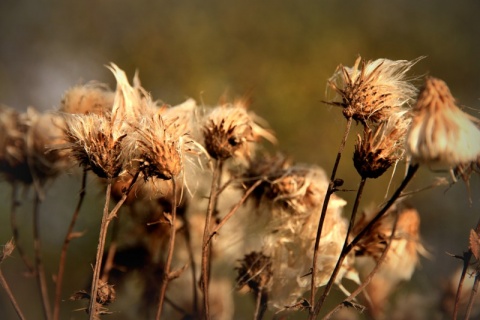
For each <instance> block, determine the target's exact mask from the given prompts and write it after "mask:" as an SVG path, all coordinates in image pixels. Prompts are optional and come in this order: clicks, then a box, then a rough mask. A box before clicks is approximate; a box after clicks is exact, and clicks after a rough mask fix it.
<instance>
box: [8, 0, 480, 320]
mask: <svg viewBox="0 0 480 320" xmlns="http://www.w3.org/2000/svg"><path fill="white" fill-rule="evenodd" d="M479 12H480V2H478V1H465V2H462V4H461V5H460V4H459V3H458V2H453V1H448V0H441V1H435V2H431V1H413V0H409V1H405V0H403V1H402V0H394V1H291V0H290V1H289V0H282V1H252V0H246V1H220V0H206V1H191V0H190V1H173V0H170V1H151V0H150V1H149V0H141V1H127V0H116V1H113V0H100V1H91V0H86V1H60V0H52V1H45V0H39V1H32V0H26V1H15V0H2V1H1V2H0V103H2V104H6V105H8V106H11V107H15V108H18V109H19V110H24V109H25V108H26V107H27V106H30V105H33V106H36V107H38V108H40V109H51V108H55V107H57V106H58V105H59V102H60V100H61V97H62V94H63V92H64V91H65V90H66V89H68V88H69V87H70V86H73V85H75V84H77V83H82V82H87V81H89V80H99V81H101V82H106V83H109V84H110V85H111V86H112V87H113V86H114V85H115V83H114V79H113V76H112V75H111V74H110V72H109V71H108V70H107V69H106V68H105V67H104V66H105V65H106V64H108V63H109V62H114V63H116V64H117V65H118V66H119V67H120V68H122V69H124V70H125V71H126V72H127V74H128V75H129V76H133V74H134V72H135V70H139V72H140V78H141V80H142V84H143V86H144V87H145V88H146V89H147V90H149V91H151V93H152V95H153V97H154V98H156V99H160V100H162V101H164V102H166V103H168V104H172V105H173V104H177V103H180V102H182V101H183V100H184V99H185V98H187V97H193V98H195V99H196V100H197V101H198V102H199V103H200V104H207V105H212V104H215V103H217V101H219V100H220V99H221V98H222V97H223V96H227V97H229V98H232V99H233V98H236V97H249V98H251V99H252V104H251V106H250V108H251V109H252V110H253V111H255V112H256V113H257V114H258V115H260V116H261V117H263V118H265V119H266V120H267V121H268V122H269V124H270V126H271V127H272V129H273V130H274V131H275V132H276V134H277V137H278V140H279V144H278V146H275V147H273V148H275V149H279V150H281V151H283V152H285V153H287V154H288V155H291V156H292V158H293V159H294V160H295V161H300V162H309V163H316V164H318V165H320V166H322V167H324V168H325V169H326V170H327V171H328V170H329V169H330V168H331V166H332V165H333V161H334V158H335V155H336V152H337V148H338V143H339V142H340V139H341V134H342V132H343V125H344V119H343V117H342V115H341V113H340V111H339V110H337V109H335V108H334V107H330V106H327V105H326V104H324V103H323V102H322V101H323V100H326V99H329V98H331V95H330V96H329V95H328V94H327V95H326V87H327V86H326V83H327V79H328V78H329V77H330V76H331V75H332V74H333V72H334V71H335V68H336V67H337V65H339V64H344V65H347V66H349V65H352V64H353V62H354V61H355V59H356V57H357V56H358V55H361V56H362V57H364V58H366V59H377V58H389V59H408V60H411V59H414V58H417V57H419V56H426V58H425V59H423V60H421V61H420V62H419V63H418V64H417V65H416V66H415V67H414V68H413V70H412V73H411V74H412V76H417V77H419V80H418V81H417V84H419V85H420V84H421V77H422V76H423V75H425V74H431V75H433V76H436V77H439V78H442V79H443V80H445V81H446V82H447V83H448V84H449V86H450V88H451V90H452V93H453V94H454V96H455V97H456V98H457V99H458V101H459V103H460V105H463V106H468V107H469V108H466V111H467V112H470V113H472V114H474V115H476V116H478V113H479V105H480V102H479V101H478V99H479V97H480V94H479V88H480V76H479V75H480V63H479V60H478V58H479V57H480V26H479V24H478V13H479ZM352 146H353V138H351V139H350V142H349V144H348V145H347V149H346V153H345V156H344V161H343V162H342V165H341V167H340V176H341V177H342V178H344V179H345V181H346V184H345V187H346V188H348V189H355V187H356V185H357V183H358V181H359V180H360V179H359V178H358V177H357V175H356V173H355V172H354V170H353V169H352V168H353V166H352V163H351V150H352ZM399 170H400V171H401V170H403V167H401V168H399ZM427 171H428V170H426V169H424V170H423V171H422V172H421V174H420V177H419V179H417V180H416V181H417V182H416V183H415V184H414V186H412V188H414V187H422V186H425V185H426V184H428V183H430V182H431V181H432V180H433V178H434V175H433V174H432V173H429V172H427ZM78 180H79V179H77V180H75V179H73V178H70V180H69V179H68V178H65V179H63V180H62V183H59V182H57V183H55V185H54V187H53V188H52V189H51V190H50V191H49V197H50V198H53V200H50V201H49V204H45V207H46V208H47V210H46V211H51V212H52V214H51V216H49V215H48V213H47V212H46V213H45V215H46V216H48V217H46V218H45V219H46V222H45V225H46V227H45V228H48V229H49V230H52V232H51V235H49V236H50V237H51V239H50V238H47V240H46V245H45V246H46V251H47V253H46V256H48V257H51V258H55V257H56V253H55V252H56V250H59V246H60V244H59V243H60V241H61V239H62V238H63V232H64V230H65V229H66V224H67V223H68V222H67V220H68V219H65V221H61V222H58V220H57V219H64V216H63V214H65V215H66V216H67V217H69V215H70V211H71V210H72V209H73V208H71V207H70V206H68V205H66V204H65V201H63V199H64V197H63V196H60V195H61V194H62V192H67V194H69V196H70V198H73V199H74V198H75V195H76V194H77V192H78V191H77V189H78V183H79V182H78ZM397 181H398V178H397V179H395V180H394V182H393V184H394V185H395V183H396V182H397ZM387 182H388V178H387V177H383V178H382V179H380V181H372V182H371V185H370V187H369V185H367V189H368V192H367V193H366V195H365V199H364V203H365V204H368V203H369V202H371V201H375V202H377V203H378V202H381V201H382V200H383V196H384V193H385V186H386V183H387ZM65 189H66V190H67V191H64V190H65ZM9 190H10V189H9V187H8V186H6V185H1V191H2V199H1V200H2V202H1V203H2V204H3V205H2V207H1V208H0V211H1V215H0V242H1V243H4V242H6V241H7V240H8V239H9V238H10V235H11V233H10V229H9V223H8V219H9V218H8V214H7V212H8V203H9V196H8V193H9V192H10V191H9ZM478 191H479V190H478V177H474V179H473V181H472V194H473V205H472V206H469V205H468V201H467V196H466V192H465V187H464V186H463V185H455V186H454V187H452V188H451V189H449V190H448V191H447V190H446V188H443V189H442V188H441V189H438V190H434V191H427V192H425V193H424V194H422V195H421V196H418V197H414V198H413V199H412V201H413V202H414V203H415V204H416V205H417V207H418V208H419V211H420V213H421V214H422V218H423V226H422V233H423V237H424V239H425V240H426V242H427V247H429V248H430V249H431V250H432V251H433V252H434V256H435V259H436V260H434V261H429V260H425V261H424V262H422V264H423V265H424V270H423V271H422V270H421V271H420V273H421V274H423V276H418V277H417V278H418V279H417V278H415V279H417V282H418V284H419V285H418V286H419V287H420V290H423V292H429V290H430V291H432V290H435V289H434V288H435V284H437V285H438V283H439V282H441V281H442V279H443V278H444V277H445V275H446V274H448V272H451V270H452V269H453V268H454V267H456V266H457V265H459V262H457V261H453V259H451V258H448V257H447V256H445V255H444V254H443V253H444V252H445V251H451V252H455V253H460V252H461V251H462V250H464V249H465V248H466V244H467V236H468V230H469V229H470V228H471V227H473V226H474V225H475V223H476V219H477V217H476V216H475V214H477V213H478V211H479V210H478V209H479V198H478V193H479V192H478ZM444 195H447V196H448V197H444ZM342 196H343V197H345V198H347V199H348V200H349V201H351V197H352V196H351V195H350V194H349V193H346V194H342ZM95 197H96V198H95ZM93 198H94V199H93V200H92V201H93V203H94V204H95V201H100V202H101V196H93ZM72 201H73V200H72ZM92 201H91V202H90V203H92ZM70 203H71V202H70ZM67 204H68V202H67ZM94 204H92V208H93V207H94ZM96 204H98V203H96ZM22 210H23V209H22ZM93 210H94V209H91V210H85V211H93ZM27 211H28V209H25V212H27ZM347 211H348V210H347ZM54 212H62V216H55V217H53V215H54ZM55 214H57V213H55ZM27 218H28V217H27ZM27 218H25V224H24V226H25V229H28V228H30V224H31V223H30V222H27V221H28V219H27ZM47 218H48V219H47ZM96 218H99V217H95V216H93V215H90V216H89V217H85V218H83V219H85V220H82V221H81V222H80V226H79V229H82V226H83V227H84V228H89V227H88V226H89V225H91V224H92V223H97V222H98V221H97V220H96ZM98 220H99V219H98ZM89 223H90V224H89ZM28 230H29V229H28ZM53 230H55V232H53ZM93 230H96V228H93ZM57 231H58V232H57ZM26 233H27V234H29V233H28V232H26ZM94 234H95V232H93V231H92V232H90V235H91V236H92V237H91V239H90V238H89V239H90V241H91V242H93V241H94ZM27 241H28V236H26V238H25V242H26V243H28V242H27ZM87 242H88V241H87ZM49 245H50V246H49ZM87 245H88V243H87V244H85V243H84V247H80V246H81V245H80V244H73V245H72V248H71V252H75V250H78V252H83V253H82V254H85V255H93V250H94V247H92V246H90V247H88V246H87ZM75 246H78V247H76V248H75ZM88 248H90V249H88ZM73 257H74V255H73V254H72V255H70V258H71V259H75V258H76V257H75V258H73ZM15 259H17V260H18V258H15ZM47 260H48V259H47ZM79 261H80V260H79ZM83 261H84V260H83ZM17 262H18V261H17ZM54 265H55V262H52V269H51V270H54V269H55V268H54V267H53V266H54ZM79 265H80V264H79ZM81 268H83V272H86V271H85V270H84V269H85V268H87V269H88V266H85V265H84V266H82V267H81ZM14 271H15V270H10V271H9V272H7V274H8V276H12V277H13V276H14V275H13V273H14ZM430 271H431V272H430ZM81 273H82V272H79V273H78V274H81ZM442 277H443V278H442ZM23 282H24V281H23V280H22V279H21V278H18V277H17V278H15V289H16V290H17V292H21V291H23V290H22V288H24V286H25V285H24V284H23ZM69 289H71V291H72V290H75V289H76V288H68V289H66V291H68V290H69ZM0 297H1V300H0V310H5V309H6V308H9V306H8V302H6V298H5V296H4V295H3V293H0ZM23 302H25V301H23ZM34 303H37V302H34ZM37 307H38V306H37ZM34 309H35V308H34ZM3 312H4V311H0V315H1V314H2V313H3ZM2 318H3V317H2Z"/></svg>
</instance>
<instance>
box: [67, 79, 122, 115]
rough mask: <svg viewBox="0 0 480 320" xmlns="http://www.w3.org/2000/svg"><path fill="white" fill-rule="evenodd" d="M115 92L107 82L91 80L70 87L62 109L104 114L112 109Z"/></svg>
mask: <svg viewBox="0 0 480 320" xmlns="http://www.w3.org/2000/svg"><path fill="white" fill-rule="evenodd" d="M114 97H115V93H114V92H113V91H111V90H110V89H109V88H108V86H107V85H106V84H103V83H98V82H90V83H87V84H85V85H79V86H75V87H72V88H70V89H68V90H67V91H66V92H65V94H64V96H63V99H62V103H61V106H60V111H62V112H65V113H80V114H87V113H96V114H104V113H110V112H111V111H112V106H113V99H114Z"/></svg>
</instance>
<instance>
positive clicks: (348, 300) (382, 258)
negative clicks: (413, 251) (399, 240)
mask: <svg viewBox="0 0 480 320" xmlns="http://www.w3.org/2000/svg"><path fill="white" fill-rule="evenodd" d="M397 222H398V215H397V216H396V217H395V221H394V222H393V226H392V234H391V235H390V237H389V240H388V242H387V245H386V247H385V249H384V250H383V252H382V254H381V256H380V258H379V259H378V261H377V263H376V265H375V267H374V268H373V269H372V271H370V273H369V274H368V276H367V277H366V278H365V280H364V281H363V282H362V284H360V286H358V288H357V289H355V291H353V292H352V293H351V294H350V295H349V296H348V297H347V298H345V299H344V300H343V301H342V302H341V303H340V304H338V305H337V306H336V307H335V308H334V309H333V310H332V311H330V312H329V313H328V314H327V315H326V316H325V317H323V320H328V319H330V318H331V317H332V316H333V315H334V314H335V313H336V312H337V311H338V310H339V309H340V308H342V307H343V306H344V305H345V304H347V303H351V302H352V300H353V299H355V298H356V297H357V296H358V295H359V294H360V293H361V292H362V291H363V289H365V288H366V287H367V286H368V284H369V283H370V281H371V280H372V278H373V276H374V275H375V274H376V273H377V271H378V270H379V269H380V267H381V266H382V264H383V262H384V261H385V258H386V257H387V253H388V251H389V250H390V246H391V244H392V241H393V239H394V237H395V231H396V230H397Z"/></svg>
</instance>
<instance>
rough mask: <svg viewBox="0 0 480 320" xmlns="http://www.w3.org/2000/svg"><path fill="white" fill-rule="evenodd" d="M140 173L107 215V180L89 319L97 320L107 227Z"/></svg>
mask: <svg viewBox="0 0 480 320" xmlns="http://www.w3.org/2000/svg"><path fill="white" fill-rule="evenodd" d="M139 174H140V172H137V173H136V174H135V176H134V177H133V179H132V181H131V183H130V186H129V187H128V189H127V190H125V192H124V193H123V195H122V198H121V199H120V201H118V203H117V205H116V206H115V207H114V208H113V209H112V211H110V213H109V204H110V196H111V191H112V181H111V179H109V180H108V183H107V190H106V192H105V206H104V208H103V215H102V222H101V225H100V233H99V236H98V246H97V255H96V258H95V266H94V268H93V278H92V288H91V291H90V304H89V306H88V313H89V319H90V320H94V319H96V318H97V312H98V310H97V300H96V297H97V292H98V282H99V279H100V270H101V268H102V259H103V252H104V251H105V239H106V236H107V231H108V225H109V224H110V221H111V220H112V219H113V218H115V217H116V215H117V212H118V210H119V209H120V207H121V206H122V204H123V203H124V202H125V200H126V199H127V196H128V193H129V192H130V190H131V189H132V187H133V185H134V184H135V182H136V181H137V178H138V176H139Z"/></svg>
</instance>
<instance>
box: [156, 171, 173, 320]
mask: <svg viewBox="0 0 480 320" xmlns="http://www.w3.org/2000/svg"><path fill="white" fill-rule="evenodd" d="M172 189H173V191H172V213H171V218H170V221H169V223H170V238H169V241H168V252H167V259H166V260H165V266H164V268H163V277H162V283H161V285H160V296H159V298H158V309H157V315H156V317H155V319H156V320H160V317H161V316H162V310H163V303H164V300H165V293H166V292H167V286H168V282H169V281H170V280H172V279H173V278H174V275H175V272H170V267H171V265H172V259H173V251H174V249H175V235H176V226H175V221H176V217H177V186H176V183H175V177H173V178H172Z"/></svg>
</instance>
